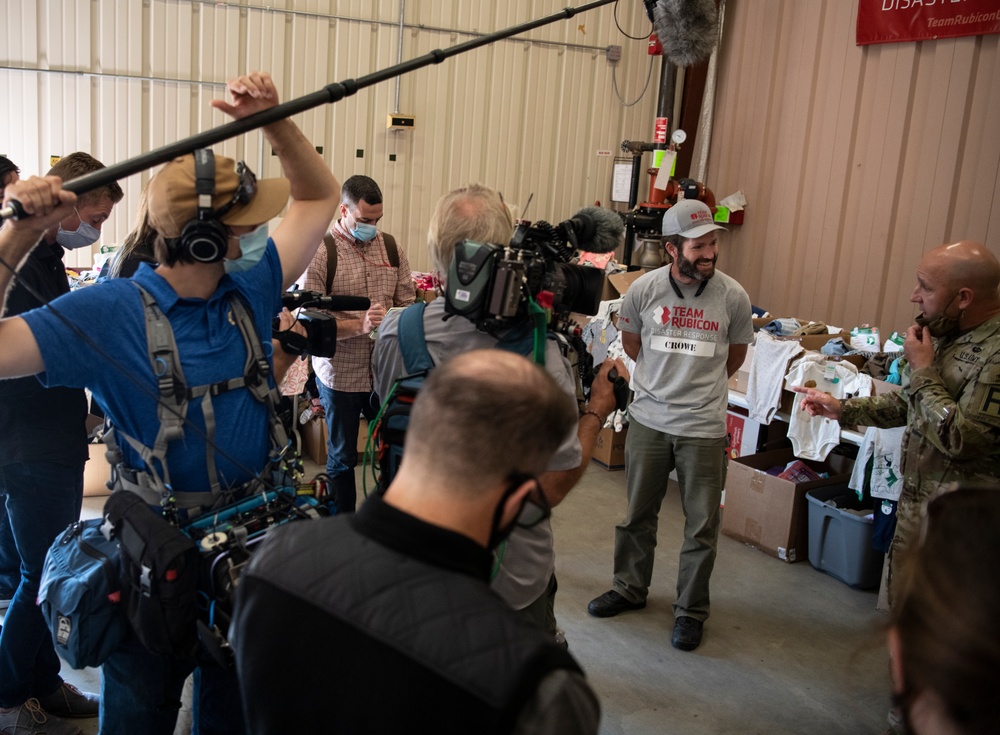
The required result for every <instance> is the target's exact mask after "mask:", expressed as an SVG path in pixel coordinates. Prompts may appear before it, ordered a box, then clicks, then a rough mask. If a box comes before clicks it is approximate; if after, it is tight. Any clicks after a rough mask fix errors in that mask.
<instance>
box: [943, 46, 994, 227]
mask: <svg viewBox="0 0 1000 735" xmlns="http://www.w3.org/2000/svg"><path fill="white" fill-rule="evenodd" d="M998 45H1000V36H989V37H985V38H983V43H982V45H981V47H980V48H979V49H978V56H977V58H976V63H977V65H978V74H977V76H976V78H975V81H974V87H973V89H972V90H971V94H970V96H969V104H968V120H969V125H968V128H967V130H966V136H965V140H964V141H963V150H962V155H961V160H960V165H961V171H960V172H959V175H958V177H957V183H958V189H957V191H956V194H955V200H956V201H955V211H954V215H953V224H952V228H953V230H954V232H955V237H968V238H973V239H977V240H985V239H992V240H993V241H994V242H995V241H997V240H1000V216H996V217H993V218H992V238H991V233H990V232H989V229H990V224H991V222H989V221H986V220H984V219H983V218H982V217H977V216H974V213H979V212H983V211H990V210H991V209H992V211H994V212H1000V209H997V208H996V207H997V206H1000V200H998V197H1000V173H998V172H1000V135H997V130H996V121H998V120H1000V53H997V47H998ZM991 121H992V123H993V124H992V125H991V124H990V123H991Z"/></svg>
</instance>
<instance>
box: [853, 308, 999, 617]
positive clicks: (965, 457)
mask: <svg viewBox="0 0 1000 735" xmlns="http://www.w3.org/2000/svg"><path fill="white" fill-rule="evenodd" d="M840 423H841V425H842V426H876V427H879V428H891V427H893V426H903V425H905V426H906V431H905V432H904V433H903V445H902V457H903V459H902V471H903V492H902V495H901V496H900V498H899V506H898V508H897V512H896V519H897V525H896V535H895V537H894V538H893V540H892V547H891V548H890V550H889V600H890V604H891V602H892V594H893V589H892V579H893V576H894V573H895V571H896V570H897V569H898V567H897V564H898V559H899V558H900V552H901V551H902V550H903V549H905V548H906V546H907V544H908V543H909V542H910V540H911V539H913V538H914V537H915V535H916V534H917V530H918V529H919V527H920V512H921V505H922V504H923V502H924V501H925V500H926V499H927V498H928V497H929V496H930V495H932V494H933V493H934V492H935V491H937V490H939V489H941V488H944V487H947V486H949V485H951V484H952V483H955V482H967V483H968V482H971V483H978V484H996V485H998V486H1000V316H998V317H993V318H992V319H989V320H987V321H985V322H983V323H982V324H980V325H979V326H978V327H976V328H975V329H972V330H970V331H968V332H966V333H964V334H961V335H958V336H948V337H943V338H941V339H939V340H936V344H935V356H934V364H933V365H932V366H931V367H927V368H923V369H920V370H913V371H911V370H910V369H909V368H908V367H907V368H905V369H904V371H903V375H902V390H900V391H899V392H895V393H885V394H882V395H879V396H874V397H871V398H852V399H849V400H846V401H844V402H843V403H842V413H841V417H840Z"/></svg>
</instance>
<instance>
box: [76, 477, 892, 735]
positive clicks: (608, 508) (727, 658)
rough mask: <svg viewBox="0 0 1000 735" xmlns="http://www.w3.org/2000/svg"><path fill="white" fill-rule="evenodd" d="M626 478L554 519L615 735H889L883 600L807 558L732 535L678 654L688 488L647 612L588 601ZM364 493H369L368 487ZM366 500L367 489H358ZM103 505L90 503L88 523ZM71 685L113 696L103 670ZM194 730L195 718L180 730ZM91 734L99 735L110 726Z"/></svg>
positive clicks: (669, 513) (593, 487)
mask: <svg viewBox="0 0 1000 735" xmlns="http://www.w3.org/2000/svg"><path fill="white" fill-rule="evenodd" d="M624 482H625V473H624V472H608V471H606V470H604V469H601V468H600V467H598V466H596V465H594V466H592V467H591V468H590V470H589V471H588V472H587V474H586V475H585V476H584V478H583V480H582V481H581V483H580V485H579V486H578V487H576V488H575V489H574V490H573V492H572V493H570V495H569V497H568V498H567V499H566V500H565V501H564V502H563V503H562V505H560V506H559V507H558V508H557V509H556V510H555V512H554V516H553V523H554V527H555V534H556V553H557V574H558V579H559V594H558V597H557V602H556V614H557V616H558V620H559V625H560V627H562V628H563V629H564V630H565V632H566V637H567V640H568V641H569V644H570V651H571V652H572V653H573V655H574V656H576V658H577V660H578V661H579V662H580V664H581V665H582V666H583V668H584V670H585V671H586V673H587V676H588V678H589V680H590V682H591V685H592V686H593V687H594V689H595V691H596V692H597V694H598V696H599V698H600V700H601V704H602V709H603V716H602V722H601V733H602V735H619V734H621V735H647V734H649V735H653V734H654V733H655V734H656V735H737V734H739V735H753V734H758V733H759V734H760V735H764V734H766V735H786V734H787V735H792V734H795V735H804V734H812V733H816V734H818V735H836V734H840V733H843V734H844V735H858V734H866V733H871V734H873V735H874V734H875V733H881V732H883V731H884V730H885V728H886V724H885V714H886V712H887V709H888V691H889V681H888V664H887V658H886V654H885V647H884V644H883V639H882V635H881V632H880V630H879V626H880V625H882V624H883V623H884V620H885V618H884V616H883V615H882V614H880V613H878V612H876V611H875V603H876V594H875V593H874V592H862V591H858V590H854V589H851V588H850V587H847V586H846V585H844V584H843V583H841V582H839V581H837V580H836V579H833V578H832V577H829V576H827V575H825V574H822V573H820V572H817V571H816V570H814V569H813V568H812V567H811V566H810V565H809V563H808V562H799V563H797V564H785V563H783V562H780V561H778V560H777V559H773V558H771V557H769V556H767V555H765V554H763V553H762V552H760V551H757V550H755V549H751V548H750V547H748V546H744V545H743V544H741V543H739V542H736V541H734V540H732V539H730V538H728V537H726V536H722V537H721V539H720V542H719V557H718V560H717V562H716V567H715V572H714V575H713V578H712V617H711V618H710V619H709V621H708V622H707V623H706V626H705V638H704V642H703V643H702V645H701V647H700V648H698V649H697V650H696V651H694V652H691V653H684V652H681V651H677V650H675V649H674V648H672V647H671V646H670V632H671V629H672V626H673V613H672V610H671V604H672V602H673V598H674V587H675V582H676V571H677V554H678V550H679V547H680V539H681V522H682V521H681V517H680V508H679V502H678V499H677V493H676V492H669V493H668V495H667V499H666V501H665V502H664V507H663V510H662V511H661V516H660V521H661V522H660V533H659V542H660V545H659V546H658V547H657V551H656V566H655V568H654V572H653V584H652V587H651V591H650V596H649V600H648V606H647V607H646V609H644V610H640V611H635V612H628V613H623V614H622V615H619V616H618V617H616V618H612V619H598V618H593V617H591V616H590V615H588V614H587V611H586V606H587V603H588V602H589V601H590V600H591V599H592V598H593V597H596V596H597V595H599V594H601V593H602V592H604V591H605V590H607V589H609V588H610V584H611V573H612V548H613V544H614V526H615V524H616V523H618V522H619V521H620V520H621V518H622V517H623V515H624V509H625V491H624ZM358 487H359V489H360V487H361V485H360V483H359V485H358ZM359 492H360V490H359ZM103 502H104V499H103V498H87V499H85V501H84V516H85V517H93V516H96V515H99V514H100V509H101V507H102V506H103ZM63 675H64V676H65V678H66V679H67V680H69V681H70V682H72V683H74V684H76V685H77V686H79V687H81V688H82V689H86V690H89V691H98V690H99V688H100V677H99V672H98V671H97V670H95V669H87V670H84V671H73V670H72V669H70V668H69V667H68V666H65V667H64V671H63ZM188 723H189V712H188V711H187V710H185V711H184V712H182V717H181V721H180V723H179V726H178V732H183V731H185V730H186V727H187V726H188ZM79 724H80V725H81V727H82V728H83V731H84V733H87V734H88V735H89V734H91V733H96V732H97V720H83V721H80V722H79Z"/></svg>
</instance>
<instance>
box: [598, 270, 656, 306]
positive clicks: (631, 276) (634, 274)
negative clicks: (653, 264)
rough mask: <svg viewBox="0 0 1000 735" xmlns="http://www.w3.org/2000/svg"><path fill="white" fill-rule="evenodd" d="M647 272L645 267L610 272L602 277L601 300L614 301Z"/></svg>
mask: <svg viewBox="0 0 1000 735" xmlns="http://www.w3.org/2000/svg"><path fill="white" fill-rule="evenodd" d="M647 273H649V271H648V270H646V269H645V268H640V269H639V270H637V271H627V272H625V273H612V274H611V275H610V276H605V277H604V288H603V290H602V291H601V301H614V300H615V299H619V298H621V297H622V296H624V295H625V294H626V293H627V292H628V287H629V286H631V285H632V284H633V283H635V282H636V280H638V279H639V278H640V277H642V276H644V275H646V274H647Z"/></svg>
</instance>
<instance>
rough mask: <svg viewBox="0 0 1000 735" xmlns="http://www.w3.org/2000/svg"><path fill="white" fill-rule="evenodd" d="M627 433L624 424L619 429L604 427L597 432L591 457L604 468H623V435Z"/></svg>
mask: <svg viewBox="0 0 1000 735" xmlns="http://www.w3.org/2000/svg"><path fill="white" fill-rule="evenodd" d="M627 434H628V427H627V426H626V427H625V428H624V429H622V430H621V431H617V432H616V431H615V430H614V429H613V428H611V427H605V428H603V429H601V430H600V431H599V432H598V433H597V441H596V442H595V443H594V454H593V456H592V457H591V459H592V460H593V461H594V462H596V463H597V464H599V465H600V466H601V467H603V468H604V469H606V470H623V469H625V437H626V435H627Z"/></svg>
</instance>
